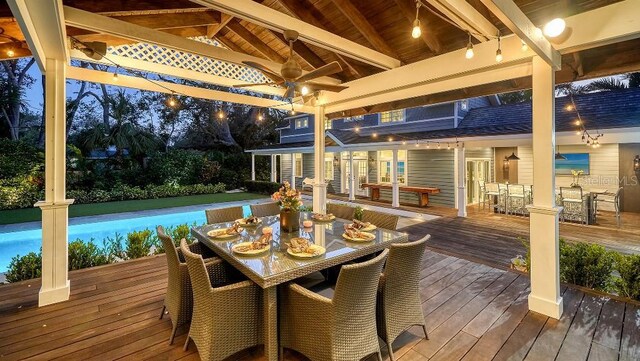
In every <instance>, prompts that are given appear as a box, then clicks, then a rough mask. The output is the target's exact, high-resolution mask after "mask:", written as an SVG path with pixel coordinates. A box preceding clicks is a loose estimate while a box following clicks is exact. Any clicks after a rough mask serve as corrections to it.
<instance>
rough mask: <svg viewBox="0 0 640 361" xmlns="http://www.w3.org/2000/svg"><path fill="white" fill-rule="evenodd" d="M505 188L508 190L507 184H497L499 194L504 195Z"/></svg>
mask: <svg viewBox="0 0 640 361" xmlns="http://www.w3.org/2000/svg"><path fill="white" fill-rule="evenodd" d="M507 188H508V185H507V183H498V190H499V191H500V193H506V192H507Z"/></svg>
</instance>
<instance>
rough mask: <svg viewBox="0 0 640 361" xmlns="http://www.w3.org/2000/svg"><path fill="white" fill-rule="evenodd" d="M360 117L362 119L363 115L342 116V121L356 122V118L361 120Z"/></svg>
mask: <svg viewBox="0 0 640 361" xmlns="http://www.w3.org/2000/svg"><path fill="white" fill-rule="evenodd" d="M362 119H364V115H354V116H352V117H346V118H343V121H344V122H345V123H348V122H357V121H358V120H362Z"/></svg>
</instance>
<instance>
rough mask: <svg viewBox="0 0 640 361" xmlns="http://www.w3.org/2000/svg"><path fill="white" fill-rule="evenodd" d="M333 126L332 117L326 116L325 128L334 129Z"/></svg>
mask: <svg viewBox="0 0 640 361" xmlns="http://www.w3.org/2000/svg"><path fill="white" fill-rule="evenodd" d="M332 128H333V122H332V120H331V119H329V118H324V129H325V130H327V129H332Z"/></svg>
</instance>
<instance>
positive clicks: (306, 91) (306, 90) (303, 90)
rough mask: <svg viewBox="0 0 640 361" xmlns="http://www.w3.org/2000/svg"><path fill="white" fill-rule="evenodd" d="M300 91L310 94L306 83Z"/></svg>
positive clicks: (303, 93)
mask: <svg viewBox="0 0 640 361" xmlns="http://www.w3.org/2000/svg"><path fill="white" fill-rule="evenodd" d="M300 93H301V94H302V95H307V94H309V87H307V86H306V85H303V86H302V88H301V89H300Z"/></svg>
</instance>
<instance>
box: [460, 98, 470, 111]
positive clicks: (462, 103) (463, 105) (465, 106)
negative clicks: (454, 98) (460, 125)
mask: <svg viewBox="0 0 640 361" xmlns="http://www.w3.org/2000/svg"><path fill="white" fill-rule="evenodd" d="M468 108H469V102H468V101H467V100H466V99H465V100H461V101H460V109H462V110H467V109H468Z"/></svg>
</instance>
